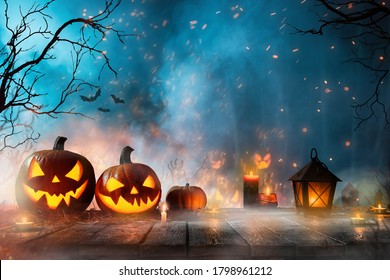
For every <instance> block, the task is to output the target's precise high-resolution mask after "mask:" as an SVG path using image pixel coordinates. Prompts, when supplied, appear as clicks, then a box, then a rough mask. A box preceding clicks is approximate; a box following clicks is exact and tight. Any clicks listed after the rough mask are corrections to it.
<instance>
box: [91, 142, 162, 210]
mask: <svg viewBox="0 0 390 280" xmlns="http://www.w3.org/2000/svg"><path fill="white" fill-rule="evenodd" d="M132 151H133V149H132V148H131V147H128V146H127V147H125V148H123V150H122V153H121V158H120V164H119V165H117V166H112V167H110V168H108V169H107V170H106V171H104V172H103V174H102V175H101V176H100V178H99V179H98V181H97V183H96V189H95V197H96V201H97V203H98V205H99V207H100V209H101V210H103V211H109V212H116V213H121V214H135V213H142V212H147V211H150V210H153V209H156V207H157V205H158V203H159V202H160V198H161V183H160V180H159V179H158V177H157V175H156V173H155V172H154V171H153V169H151V168H150V167H149V166H147V165H145V164H141V163H132V162H131V159H130V155H131V152H132Z"/></svg>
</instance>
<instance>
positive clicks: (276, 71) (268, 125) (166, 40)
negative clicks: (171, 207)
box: [3, 0, 389, 207]
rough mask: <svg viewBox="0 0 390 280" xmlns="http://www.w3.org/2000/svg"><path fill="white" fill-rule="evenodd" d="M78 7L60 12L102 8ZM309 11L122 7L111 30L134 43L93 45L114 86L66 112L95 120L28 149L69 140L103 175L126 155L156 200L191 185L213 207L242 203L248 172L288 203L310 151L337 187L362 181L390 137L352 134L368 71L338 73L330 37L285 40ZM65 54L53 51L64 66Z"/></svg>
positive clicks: (47, 124) (68, 126)
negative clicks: (143, 167)
mask: <svg viewBox="0 0 390 280" xmlns="http://www.w3.org/2000/svg"><path fill="white" fill-rule="evenodd" d="M82 4H83V3H81V4H80V6H76V5H72V7H68V6H66V8H67V15H69V14H76V15H78V16H79V15H81V14H83V13H85V14H86V15H88V14H89V13H91V14H94V13H95V12H96V11H98V10H99V9H100V8H101V7H100V6H101V5H102V3H100V4H95V3H91V2H88V3H85V5H84V6H83V5H82ZM57 5H59V4H58V3H57ZM61 5H65V4H62V3H61ZM306 8H307V7H306V6H305V5H301V4H299V3H291V1H276V2H275V3H274V2H272V3H268V2H265V1H236V2H234V4H232V2H228V1H157V0H154V1H153V0H149V1H136V0H135V1H124V3H122V6H121V8H120V9H119V10H118V11H117V13H116V14H115V16H114V18H113V19H112V22H113V23H115V26H116V28H117V29H119V30H124V32H126V33H132V34H138V35H141V36H129V37H127V38H126V39H125V44H124V45H120V44H118V42H116V41H115V39H114V36H111V35H112V34H107V37H106V38H107V40H106V41H104V42H103V44H102V45H101V47H102V49H104V50H105V51H106V52H107V55H108V56H109V57H110V58H111V62H112V65H113V66H114V67H115V69H117V70H118V77H117V78H115V77H114V76H113V75H112V73H110V71H107V69H105V70H104V71H103V72H102V74H103V75H102V78H101V80H100V81H99V83H100V85H101V96H100V97H99V98H98V99H96V101H93V102H83V101H82V100H81V99H80V96H78V95H77V94H75V95H73V96H72V97H71V99H69V103H67V107H68V108H75V110H76V111H79V112H81V113H83V114H85V115H87V116H89V117H90V118H91V119H88V118H83V117H74V116H62V117H60V118H58V119H54V120H47V119H45V118H40V120H38V121H36V122H35V125H36V129H37V130H39V132H40V133H41V135H42V136H41V138H40V140H39V142H38V144H37V145H34V147H33V148H32V150H39V149H48V148H49V149H50V148H51V147H52V145H53V144H52V142H53V141H54V139H55V138H56V136H58V135H62V136H66V137H68V141H67V142H66V148H67V149H69V150H72V151H75V152H79V153H80V154H82V155H84V156H86V157H87V158H88V159H90V161H91V162H92V163H93V165H94V167H95V173H96V175H97V176H99V175H100V174H101V173H102V172H103V171H104V170H105V169H106V168H108V167H109V166H112V165H116V164H118V163H119V155H120V151H121V149H122V148H123V147H124V146H127V145H129V146H132V147H133V148H134V149H135V151H134V152H133V154H132V156H133V161H134V162H141V163H144V164H147V165H149V166H151V167H152V168H153V169H154V170H155V171H156V173H157V174H158V176H159V177H160V180H161V181H162V185H163V192H164V193H166V192H167V191H168V189H169V188H170V186H173V185H185V183H187V182H189V183H190V184H192V185H198V186H200V187H202V188H204V189H205V191H206V193H207V194H208V197H209V203H210V205H213V206H214V205H215V206H218V207H233V206H240V205H241V203H242V176H243V175H244V174H245V173H247V172H250V171H253V172H254V173H258V174H260V176H261V178H262V180H263V181H262V185H261V188H263V187H267V186H271V187H272V188H273V190H274V191H275V192H278V193H279V194H280V195H281V194H282V193H283V196H284V198H285V201H286V202H285V205H291V193H292V192H291V189H290V182H288V181H287V179H288V178H289V177H290V176H291V175H292V174H294V173H295V172H296V171H297V168H299V167H303V166H304V165H305V164H306V162H308V161H309V160H310V157H309V156H310V150H311V148H312V147H316V148H317V150H318V152H319V157H320V159H321V160H322V161H324V163H326V165H327V166H328V167H329V169H331V170H332V172H334V173H335V174H336V175H338V176H339V177H340V178H341V179H343V181H346V180H345V179H344V178H342V176H340V175H339V173H341V174H347V175H348V178H355V179H356V180H358V177H357V176H356V175H357V174H359V172H361V170H367V169H370V168H376V167H380V166H383V165H384V164H386V162H387V161H388V160H389V158H388V155H389V153H385V152H384V150H385V151H388V148H387V146H386V139H389V135H388V132H383V128H382V127H381V126H380V125H378V126H370V127H366V128H365V130H364V131H362V132H358V133H354V132H353V127H354V122H353V112H352V111H351V110H350V104H351V100H352V97H355V96H359V95H361V94H363V93H364V92H367V91H368V90H369V87H368V86H367V84H366V82H365V81H364V79H362V77H365V72H363V71H360V70H357V69H356V68H353V67H350V66H348V65H347V64H340V61H343V60H345V59H346V58H347V57H348V55H347V54H348V51H349V50H350V49H349V45H348V44H347V43H346V42H344V41H342V40H339V39H338V37H336V36H333V35H324V36H322V37H321V38H317V37H316V38H314V37H305V36H298V35H296V34H292V33H293V32H292V31H293V30H292V29H291V28H289V25H288V24H291V23H296V25H300V26H302V25H304V26H310V27H312V26H313V24H312V23H313V22H314V21H315V20H316V19H315V16H314V15H313V14H311V13H310V12H307V10H306ZM60 20H61V15H56V21H60ZM67 55H68V54H66V53H61V52H59V53H58V56H59V57H62V60H61V61H64V56H65V57H66V56H67ZM314 61H316V63H314ZM45 67H46V68H45V69H43V70H45V72H48V71H47V69H48V68H47V67H50V66H49V65H45ZM351 68H353V69H351ZM54 70H56V69H53V72H52V73H56V72H54ZM99 71H100V67H99V59H98V58H96V60H95V61H93V62H91V63H87V64H84V65H83V66H82V67H81V68H80V75H81V76H82V77H84V78H86V79H92V78H93V77H96V75H97V74H98V73H99ZM49 72H51V71H49ZM58 77H61V75H60V74H56V75H48V76H47V79H46V80H45V84H46V85H52V86H54V85H58V83H59V80H61V79H59V78H58ZM346 87H347V88H348V91H346V90H345V88H346ZM94 94H95V92H92V91H91V92H88V91H84V92H82V93H80V94H79V95H85V96H88V95H94ZM113 96H115V98H119V99H121V100H123V102H115V98H114V97H113ZM47 101H48V102H50V98H49V99H48V100H47ZM64 109H65V108H64ZM382 132H383V134H382ZM373 135H374V137H373ZM379 135H381V137H380V136H379ZM347 142H349V143H350V144H349V145H346V143H347ZM373 142H375V143H374V144H375V145H371V143H373ZM266 154H270V155H271V157H272V161H271V163H270V165H269V166H268V167H267V168H262V169H260V168H258V166H257V165H256V161H255V159H256V155H257V160H259V157H260V158H261V159H263V157H264V156H265V155H266ZM261 159H260V161H261ZM18 163H19V164H21V161H20V160H18V162H15V166H17V165H18ZM263 166H264V165H263ZM15 169H17V168H15ZM345 170H346V171H345ZM10 177H11V178H12V176H11V175H10ZM11 181H12V180H11ZM11 185H12V184H11ZM3 189H8V188H3ZM4 197H7V198H10V199H11V200H12V195H11V194H10V193H5V194H4Z"/></svg>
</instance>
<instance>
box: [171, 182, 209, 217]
mask: <svg viewBox="0 0 390 280" xmlns="http://www.w3.org/2000/svg"><path fill="white" fill-rule="evenodd" d="M166 202H167V203H168V206H169V209H187V210H197V209H203V208H205V207H206V204H207V196H206V194H205V192H204V191H203V190H202V189H201V188H199V187H197V186H190V184H188V183H187V184H186V185H185V186H184V187H182V186H174V187H171V188H170V189H169V191H168V193H167V196H166Z"/></svg>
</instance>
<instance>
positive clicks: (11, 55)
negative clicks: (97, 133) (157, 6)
mask: <svg viewBox="0 0 390 280" xmlns="http://www.w3.org/2000/svg"><path fill="white" fill-rule="evenodd" d="M3 1H4V3H5V10H4V17H5V30H6V31H8V33H7V34H2V36H9V40H8V41H7V43H6V44H5V45H4V46H0V114H1V116H2V118H1V119H0V128H1V131H0V132H1V136H2V137H3V138H1V139H0V141H1V140H2V146H1V145H0V151H1V150H3V149H4V148H7V147H10V148H12V147H15V145H16V146H17V145H18V144H15V145H10V144H9V142H8V140H9V138H11V137H12V135H16V134H19V131H16V130H15V129H16V127H17V126H19V125H22V123H18V119H19V116H20V115H19V113H20V112H30V114H32V115H47V116H50V117H56V115H58V114H73V115H82V116H84V115H83V114H80V113H79V112H77V111H75V108H72V109H65V110H64V109H62V108H63V107H64V106H63V105H64V104H65V103H66V101H67V99H68V98H69V96H71V95H72V94H73V93H75V92H80V91H83V90H86V89H98V88H99V86H98V85H96V84H93V83H92V82H90V81H86V80H83V79H81V78H79V77H78V72H79V69H80V66H81V64H82V62H83V61H84V57H86V56H91V57H92V58H96V57H97V56H99V57H101V58H103V60H102V66H101V69H100V73H99V75H98V77H97V79H98V80H100V77H101V74H102V71H103V70H104V69H108V70H109V71H110V72H111V73H113V74H114V75H115V76H116V75H117V72H116V71H115V70H114V67H113V66H112V65H111V61H110V59H109V57H108V56H107V55H106V53H105V51H104V50H102V49H100V48H99V46H100V43H101V42H102V41H104V40H105V38H106V36H107V34H108V33H110V34H114V36H115V37H116V38H117V39H118V40H119V42H121V43H122V44H124V40H123V39H124V38H125V37H127V36H133V34H124V33H122V32H121V31H119V30H117V29H116V28H115V27H114V25H113V24H112V23H111V22H110V21H109V19H110V17H111V16H112V14H113V12H114V11H115V10H116V9H117V8H118V7H119V5H120V4H121V0H107V1H106V2H105V6H104V9H103V10H101V11H100V12H99V13H97V14H96V15H93V16H90V17H88V18H72V19H69V20H68V21H65V22H64V23H63V24H61V25H60V26H59V27H58V28H57V29H56V30H51V29H50V20H51V19H52V17H51V16H50V15H49V14H48V13H47V10H48V8H49V6H50V5H51V4H52V3H53V2H54V1H55V0H48V1H47V2H46V3H45V4H43V5H42V4H36V3H34V4H33V5H32V6H31V7H30V8H29V9H28V10H27V11H26V12H24V11H23V10H22V8H21V7H19V16H20V21H19V23H18V25H16V26H11V23H10V9H9V3H8V1H7V0H3ZM33 22H34V25H36V22H38V23H39V24H40V27H35V26H34V27H33V25H32V23H33ZM77 25H79V26H80V29H79V33H78V34H76V36H70V35H64V33H65V32H64V31H65V30H68V29H70V28H71V26H77ZM34 28H35V29H34ZM67 34H69V33H67ZM37 41H39V42H40V43H41V44H42V42H43V44H42V45H43V46H41V47H40V48H39V47H37V46H36V43H35V42H37ZM60 46H61V47H69V49H70V53H71V58H72V71H71V75H70V78H69V80H68V81H67V82H65V84H64V85H63V86H62V87H63V89H62V91H61V92H60V94H58V93H50V92H39V91H37V84H38V82H41V80H44V79H45V77H46V73H42V72H41V71H40V70H38V66H39V65H40V64H42V62H44V61H50V60H54V59H56V57H55V48H58V47H60ZM26 53H27V54H29V56H26V55H25V54H26ZM26 57H27V58H26ZM43 96H50V97H51V99H52V100H56V103H55V104H54V105H51V106H49V105H48V104H41V103H40V102H42V101H41V100H42V97H43ZM5 129H8V131H7V132H4V130H5ZM33 135H35V136H33ZM38 137H39V136H38ZM36 138H37V134H35V133H33V134H29V135H28V136H26V139H24V140H26V141H28V140H32V141H35V140H36ZM24 140H23V141H20V142H19V145H22V144H24V143H25V141H24Z"/></svg>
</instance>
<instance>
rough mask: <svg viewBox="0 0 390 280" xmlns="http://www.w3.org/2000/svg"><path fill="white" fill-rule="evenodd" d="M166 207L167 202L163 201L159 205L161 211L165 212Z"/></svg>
mask: <svg viewBox="0 0 390 280" xmlns="http://www.w3.org/2000/svg"><path fill="white" fill-rule="evenodd" d="M167 209H168V207H167V204H166V203H163V204H162V205H161V212H166V211H167Z"/></svg>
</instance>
